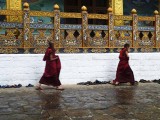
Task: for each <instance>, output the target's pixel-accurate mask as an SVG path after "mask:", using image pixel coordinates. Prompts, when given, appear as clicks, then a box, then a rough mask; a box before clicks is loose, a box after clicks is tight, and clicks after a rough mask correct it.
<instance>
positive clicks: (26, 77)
mask: <svg viewBox="0 0 160 120" xmlns="http://www.w3.org/2000/svg"><path fill="white" fill-rule="evenodd" d="M118 55H119V54H118V53H105V54H104V53H103V54H93V53H91V54H59V56H60V59H61V63H62V70H61V75H60V80H61V82H62V84H76V83H78V82H85V81H95V80H96V79H98V80H101V81H102V80H103V81H109V80H113V79H115V74H116V69H117V64H118V61H119V60H118ZM42 58H43V55H42V54H0V85H5V84H9V85H11V84H18V83H21V84H22V85H27V84H29V83H31V84H34V85H35V84H37V83H38V81H39V79H40V77H41V76H42V74H43V71H44V67H45V62H43V61H42ZM130 66H131V68H132V70H133V72H134V75H135V79H136V80H137V81H139V80H140V79H146V80H153V79H159V78H160V53H130Z"/></svg>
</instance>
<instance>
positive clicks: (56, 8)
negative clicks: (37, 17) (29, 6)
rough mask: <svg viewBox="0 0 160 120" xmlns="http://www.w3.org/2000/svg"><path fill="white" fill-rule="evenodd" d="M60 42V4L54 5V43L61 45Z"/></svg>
mask: <svg viewBox="0 0 160 120" xmlns="http://www.w3.org/2000/svg"><path fill="white" fill-rule="evenodd" d="M59 43H60V10H59V6H58V5H57V4H56V5H54V45H55V47H57V48H58V47H59Z"/></svg>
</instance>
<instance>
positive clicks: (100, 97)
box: [0, 83, 160, 120]
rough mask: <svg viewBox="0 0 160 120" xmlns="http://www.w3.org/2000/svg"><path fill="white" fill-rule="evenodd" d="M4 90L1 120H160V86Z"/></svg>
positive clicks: (0, 92) (0, 103) (151, 84)
mask: <svg viewBox="0 0 160 120" xmlns="http://www.w3.org/2000/svg"><path fill="white" fill-rule="evenodd" d="M64 87H65V90H64V91H62V92H61V91H57V90H55V89H53V88H51V87H44V88H45V89H44V90H43V91H36V90H35V89H34V88H25V87H22V88H8V89H0V120H160V102H159V101H160V89H159V88H160V84H156V83H144V84H142V83H141V84H139V85H138V86H134V87H133V86H126V85H123V86H116V87H115V86H111V85H96V86H94V85H93V86H80V85H79V86H77V85H72V86H64Z"/></svg>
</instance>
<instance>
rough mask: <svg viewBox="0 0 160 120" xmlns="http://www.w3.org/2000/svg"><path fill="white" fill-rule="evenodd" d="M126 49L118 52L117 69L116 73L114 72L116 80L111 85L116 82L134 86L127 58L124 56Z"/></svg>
mask: <svg viewBox="0 0 160 120" xmlns="http://www.w3.org/2000/svg"><path fill="white" fill-rule="evenodd" d="M126 51H127V49H126V48H123V49H122V50H121V51H120V55H119V60H120V61H119V64H118V67H117V72H116V79H115V80H113V84H115V83H116V82H119V83H127V82H130V83H131V84H132V85H134V83H135V80H134V74H133V71H132V69H131V67H130V66H129V57H128V56H127V55H126Z"/></svg>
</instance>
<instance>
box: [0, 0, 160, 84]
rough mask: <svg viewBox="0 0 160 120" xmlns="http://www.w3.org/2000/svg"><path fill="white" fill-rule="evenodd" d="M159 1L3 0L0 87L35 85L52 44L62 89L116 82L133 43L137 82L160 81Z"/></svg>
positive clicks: (0, 15) (0, 24)
mask: <svg viewBox="0 0 160 120" xmlns="http://www.w3.org/2000/svg"><path fill="white" fill-rule="evenodd" d="M159 12H160V0H0V68H1V70H0V76H1V79H0V82H1V84H17V83H22V84H23V85H26V84H29V83H33V84H36V83H37V82H38V81H39V79H40V77H41V75H42V74H43V70H44V66H45V65H44V62H43V61H42V58H43V55H44V53H45V51H46V48H47V46H48V41H51V42H53V43H54V47H55V49H56V53H57V54H58V55H59V56H60V59H61V61H62V72H61V75H60V79H61V81H62V84H76V83H78V82H85V81H95V80H96V79H98V80H105V81H110V80H113V79H114V78H115V74H116V68H117V64H118V61H119V59H118V55H119V51H120V50H121V49H122V47H123V45H124V44H125V43H128V44H130V53H129V55H130V65H131V67H132V69H133V71H134V74H135V79H136V80H137V81H138V80H140V79H146V80H152V79H159V76H160V72H159V70H160V62H159V59H160V53H159V52H160V14H159Z"/></svg>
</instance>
